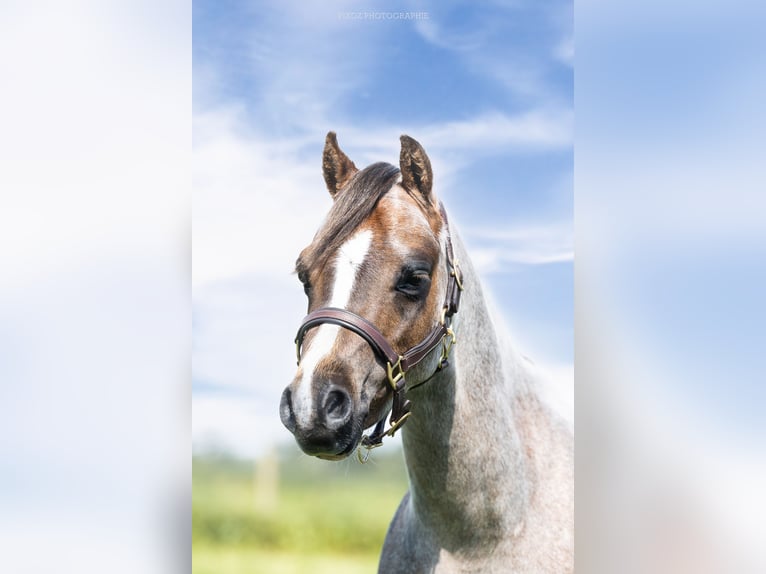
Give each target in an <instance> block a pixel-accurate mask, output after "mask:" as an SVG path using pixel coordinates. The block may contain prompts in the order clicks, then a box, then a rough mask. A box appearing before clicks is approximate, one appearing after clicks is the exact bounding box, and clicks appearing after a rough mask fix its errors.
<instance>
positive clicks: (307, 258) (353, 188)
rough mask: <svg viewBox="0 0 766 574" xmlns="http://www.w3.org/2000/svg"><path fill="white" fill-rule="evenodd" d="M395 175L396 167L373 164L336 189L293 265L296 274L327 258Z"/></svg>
mask: <svg viewBox="0 0 766 574" xmlns="http://www.w3.org/2000/svg"><path fill="white" fill-rule="evenodd" d="M398 177H399V168H398V167H394V166H393V165H391V164H389V163H385V162H378V163H374V164H372V165H370V166H368V167H366V168H364V169H363V170H361V171H359V172H357V173H356V174H355V175H354V176H353V177H352V178H351V181H350V182H349V183H348V185H347V186H346V187H345V188H344V189H343V190H341V191H340V192H338V194H337V196H336V198H335V202H334V203H333V205H332V208H331V209H330V212H329V213H328V214H327V217H326V218H325V221H324V224H323V225H322V227H320V229H319V231H317V233H316V235H315V236H314V240H313V241H312V243H311V246H309V247H308V248H307V249H306V250H304V252H303V253H302V254H301V256H300V257H299V258H298V261H297V262H296V264H295V268H296V271H297V272H298V273H299V274H300V273H301V272H302V271H303V272H305V271H307V270H308V269H311V268H312V267H314V266H315V265H319V266H323V265H324V264H325V263H326V262H327V258H328V257H329V256H330V255H331V254H332V253H334V252H335V250H336V249H338V248H339V247H340V246H341V245H342V244H343V242H344V241H345V240H346V239H348V237H349V236H350V235H351V234H352V233H353V232H354V230H355V229H356V228H357V227H359V225H360V224H361V223H362V222H363V221H364V220H365V219H367V218H368V217H369V216H370V214H371V213H372V212H373V210H374V209H375V206H376V205H377V204H378V202H379V201H380V198H381V197H383V196H384V195H385V194H386V192H387V191H388V190H390V189H391V187H393V185H394V183H396V180H397V178H398Z"/></svg>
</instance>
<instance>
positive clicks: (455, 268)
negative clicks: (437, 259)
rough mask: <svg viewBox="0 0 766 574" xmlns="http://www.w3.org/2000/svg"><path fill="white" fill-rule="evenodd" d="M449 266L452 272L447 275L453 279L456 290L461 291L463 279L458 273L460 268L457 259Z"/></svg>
mask: <svg viewBox="0 0 766 574" xmlns="http://www.w3.org/2000/svg"><path fill="white" fill-rule="evenodd" d="M450 266H451V267H452V271H450V272H449V274H450V275H451V276H452V277H454V278H455V283H457V288H458V289H460V290H461V291H462V290H463V278H462V276H461V275H462V274H461V273H460V267H459V266H458V264H457V259H455V260H454V261H450Z"/></svg>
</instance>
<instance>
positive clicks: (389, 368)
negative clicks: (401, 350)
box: [386, 355, 404, 391]
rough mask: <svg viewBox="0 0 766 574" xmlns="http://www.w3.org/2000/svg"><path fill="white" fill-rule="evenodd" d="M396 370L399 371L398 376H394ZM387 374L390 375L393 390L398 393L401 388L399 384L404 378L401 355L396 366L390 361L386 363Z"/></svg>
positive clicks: (389, 381) (389, 379) (389, 380)
mask: <svg viewBox="0 0 766 574" xmlns="http://www.w3.org/2000/svg"><path fill="white" fill-rule="evenodd" d="M395 369H398V370H399V372H398V373H396V374H394V370H395ZM386 374H387V375H388V383H389V384H390V385H391V388H392V389H394V391H398V390H399V387H398V386H397V383H398V382H399V381H401V380H402V378H403V377H404V370H403V369H402V356H401V355H399V360H398V361H396V364H395V365H391V362H390V361H389V362H387V363H386Z"/></svg>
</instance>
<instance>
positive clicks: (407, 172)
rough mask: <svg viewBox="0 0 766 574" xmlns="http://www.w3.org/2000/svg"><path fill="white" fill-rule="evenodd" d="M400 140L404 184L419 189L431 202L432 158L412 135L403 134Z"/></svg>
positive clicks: (408, 187) (412, 189)
mask: <svg viewBox="0 0 766 574" xmlns="http://www.w3.org/2000/svg"><path fill="white" fill-rule="evenodd" d="M399 140H400V141H401V142H402V151H401V152H400V153H399V169H400V170H401V172H402V185H403V186H404V187H406V188H407V189H409V190H411V191H419V192H420V193H421V194H422V195H423V197H424V198H425V199H426V201H428V202H430V201H431V187H432V186H433V172H432V171H431V160H429V159H428V155H426V150H424V149H423V146H421V145H420V144H419V143H418V142H417V141H415V140H414V139H412V138H411V137H410V136H407V135H403V136H401V137H400V138H399Z"/></svg>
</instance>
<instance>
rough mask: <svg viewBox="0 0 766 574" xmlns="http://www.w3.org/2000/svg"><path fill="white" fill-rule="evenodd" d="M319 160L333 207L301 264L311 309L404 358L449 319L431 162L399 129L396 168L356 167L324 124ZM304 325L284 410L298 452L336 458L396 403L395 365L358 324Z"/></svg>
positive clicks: (426, 365) (430, 358)
mask: <svg viewBox="0 0 766 574" xmlns="http://www.w3.org/2000/svg"><path fill="white" fill-rule="evenodd" d="M322 165H323V171H324V179H325V183H326V184H327V188H328V190H329V192H330V195H331V196H332V198H333V205H332V207H331V209H330V211H329V213H328V215H327V217H326V219H325V221H324V223H323V225H322V227H321V228H320V229H319V230H318V231H317V233H316V235H315V236H314V239H313V240H312V242H311V244H310V245H309V246H308V247H306V248H305V249H304V250H303V251H302V252H301V254H300V256H299V257H298V260H297V263H296V272H297V275H298V278H299V279H300V281H301V283H302V284H303V288H304V290H305V292H306V296H307V297H308V310H309V314H310V315H309V316H311V313H312V312H317V310H324V309H330V310H338V309H339V310H343V312H345V313H346V314H347V316H353V317H357V318H361V319H360V321H363V322H365V324H369V325H370V330H371V331H374V332H375V333H377V334H378V335H381V336H382V337H383V338H384V339H385V341H386V342H388V344H389V345H390V347H389V348H390V349H391V350H392V351H393V352H394V353H395V355H394V356H396V355H398V356H399V357H400V359H401V357H402V354H403V353H405V350H407V349H410V350H412V349H413V347H417V346H418V344H419V343H422V342H424V340H425V339H428V337H429V333H431V335H433V333H435V332H436V331H435V330H434V329H435V325H438V324H439V322H440V320H441V323H442V325H443V324H444V308H443V305H442V302H443V300H444V298H445V292H446V291H447V290H448V288H449V285H450V283H449V267H448V266H447V265H445V264H444V258H445V257H448V255H445V248H444V246H445V242H446V241H448V239H447V238H446V237H445V235H448V233H445V228H446V224H445V222H444V219H443V217H442V215H441V211H440V207H439V205H440V204H439V202H438V200H437V199H436V197H435V196H434V193H433V190H432V182H433V174H432V171H431V163H430V160H429V159H428V156H427V155H426V152H425V150H424V149H423V148H422V146H421V145H420V144H419V143H418V142H416V141H415V140H414V139H412V138H410V137H408V136H402V137H401V153H400V161H399V168H398V169H397V168H396V167H394V166H392V165H389V164H386V163H376V164H373V165H371V166H369V167H367V168H365V169H362V170H359V169H357V167H356V166H355V165H354V163H353V162H352V161H351V160H350V159H349V158H348V157H347V156H346V154H345V153H343V151H341V149H340V147H339V146H338V142H337V139H336V137H335V134H334V133H332V132H330V133H329V134H328V135H327V139H326V142H325V148H324V154H323V161H322ZM333 312H335V311H333ZM302 330H303V331H304V332H299V337H298V340H297V344H298V352H299V363H298V370H297V372H296V374H295V377H294V379H293V381H292V382H291V383H290V385H289V386H288V387H287V388H286V389H285V390H284V392H283V394H282V400H281V404H280V417H281V419H282V422H283V424H284V425H285V426H286V427H287V428H288V429H289V430H290V432H292V433H293V435H294V436H295V439H296V441H297V442H298V445H299V446H300V447H301V448H302V449H303V451H304V452H306V453H307V454H311V455H315V456H318V457H320V458H323V459H328V460H339V459H342V458H344V457H346V456H348V455H349V454H350V453H352V452H353V451H354V450H355V449H356V447H357V446H358V445H359V443H360V441H361V439H362V433H363V432H364V430H365V429H367V428H369V427H371V426H373V425H375V424H376V423H378V422H382V421H383V420H384V417H385V416H386V414H387V412H388V411H389V410H390V409H391V406H392V397H393V396H394V389H392V385H391V384H390V383H391V382H392V381H391V373H390V370H391V364H390V363H389V364H388V365H387V364H386V360H385V357H382V356H381V353H380V352H376V349H375V346H374V345H373V343H374V341H371V340H370V336H360V335H365V332H366V328H364V327H363V329H362V330H361V331H359V330H357V331H356V332H355V331H354V330H353V329H349V328H342V326H340V325H339V324H331V322H330V321H327V320H324V321H321V322H319V323H318V324H316V325H314V326H312V328H307V324H306V323H305V322H304V325H303V327H302ZM432 338H434V337H433V336H432ZM437 342H438V341H437ZM433 348H435V346H434V347H433ZM428 351H429V353H428V354H427V356H425V354H424V356H422V357H421V356H418V358H417V361H413V362H417V363H420V364H418V365H417V367H415V368H414V369H413V373H417V369H421V370H423V371H427V370H428V369H431V370H433V368H434V366H435V364H436V363H438V356H437V353H431V352H430V351H431V348H429V349H428ZM434 357H436V358H434ZM421 359H423V360H422V362H421ZM400 362H401V361H400ZM386 367H388V371H389V372H388V373H387V368H386ZM403 370H404V369H402V372H403ZM408 377H409V375H408ZM403 386H404V385H403V384H402V389H401V390H402V391H403V390H404V389H403ZM394 388H395V386H394ZM402 395H403V392H402Z"/></svg>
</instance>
